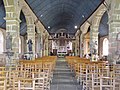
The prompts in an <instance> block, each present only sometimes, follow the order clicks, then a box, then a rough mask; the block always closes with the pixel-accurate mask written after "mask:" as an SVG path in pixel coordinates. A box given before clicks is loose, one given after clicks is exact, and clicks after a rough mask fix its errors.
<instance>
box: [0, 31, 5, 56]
mask: <svg viewBox="0 0 120 90" xmlns="http://www.w3.org/2000/svg"><path fill="white" fill-rule="evenodd" d="M3 42H4V38H3V33H2V31H0V54H2V53H3V51H4V47H3V44H4V43H3Z"/></svg>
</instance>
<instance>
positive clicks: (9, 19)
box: [4, 17, 21, 23]
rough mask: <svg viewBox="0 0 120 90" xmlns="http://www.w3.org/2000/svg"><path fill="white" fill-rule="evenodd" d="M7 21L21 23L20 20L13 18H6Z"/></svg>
mask: <svg viewBox="0 0 120 90" xmlns="http://www.w3.org/2000/svg"><path fill="white" fill-rule="evenodd" d="M4 19H5V20H6V21H18V22H19V23H20V22H21V20H20V19H19V18H14V17H13V18H12V17H5V18H4Z"/></svg>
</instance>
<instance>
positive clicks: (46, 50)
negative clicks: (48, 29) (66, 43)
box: [45, 34, 48, 56]
mask: <svg viewBox="0 0 120 90" xmlns="http://www.w3.org/2000/svg"><path fill="white" fill-rule="evenodd" d="M45 44H46V45H45V56H48V35H47V34H46V40H45Z"/></svg>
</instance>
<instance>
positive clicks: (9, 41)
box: [6, 32, 12, 50]
mask: <svg viewBox="0 0 120 90" xmlns="http://www.w3.org/2000/svg"><path fill="white" fill-rule="evenodd" d="M6 49H7V50H12V36H11V35H10V32H8V33H7V35H6Z"/></svg>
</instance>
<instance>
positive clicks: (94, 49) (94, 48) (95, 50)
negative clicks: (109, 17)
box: [93, 41, 98, 55]
mask: <svg viewBox="0 0 120 90" xmlns="http://www.w3.org/2000/svg"><path fill="white" fill-rule="evenodd" d="M97 47H98V45H97V41H95V43H94V45H93V54H95V55H96V54H97Z"/></svg>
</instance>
